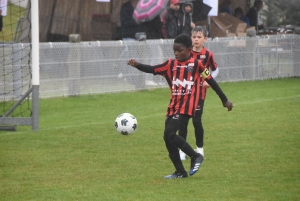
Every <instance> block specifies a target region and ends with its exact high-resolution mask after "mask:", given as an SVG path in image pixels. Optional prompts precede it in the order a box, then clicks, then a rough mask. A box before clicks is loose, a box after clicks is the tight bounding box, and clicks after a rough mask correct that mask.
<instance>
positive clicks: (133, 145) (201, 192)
mask: <svg viewBox="0 0 300 201" xmlns="http://www.w3.org/2000/svg"><path fill="white" fill-rule="evenodd" d="M220 86H221V87H222V89H223V90H224V92H225V93H226V95H227V96H228V98H229V99H230V100H231V101H232V102H233V104H234V108H233V111H231V112H227V111H226V109H225V108H223V107H222V105H221V102H220V100H219V99H218V97H217V95H216V94H215V93H214V92H213V91H212V90H211V89H210V90H209V93H208V95H207V100H206V102H205V108H204V115H203V124H204V128H205V160H204V162H203V164H202V166H201V168H200V170H199V172H198V173H197V174H195V175H194V176H192V177H189V178H187V179H176V180H164V179H163V177H164V175H166V174H169V173H172V172H173V171H174V169H173V166H172V164H171V162H170V160H169V158H168V155H167V151H166V148H165V146H164V142H163V138H162V136H163V129H164V119H165V111H166V107H167V104H168V102H169V90H168V89H155V90H147V91H140V92H128V93H115V94H102V95H90V96H81V97H70V98H55V99H43V100H41V102H40V130H39V131H36V132H33V131H31V128H30V127H18V128H17V131H16V132H11V131H10V132H8V131H1V132H0V200H9V201H10V200H14V201H18V200H22V201H23V200H43V201H45V200H72V201H73V200H85V201H86V200H91V201H92V200H93V201H94V200H109V201H110V200H116V201H117V200H120V201H124V200H126V201H127V200H128V201H129V200H130V201H132V200H146V201H147V200H153V201H158V200H159V201H160V200H162V201H166V200H170V201H171V200H175V201H177V200H178V201H179V200H238V201H240V200H243V201H245V200H255V201H256V200H264V201H266V200H276V201H280V200H284V201H286V200H289V201H290V200H295V201H296V200H300V191H299V189H300V169H299V167H300V166H299V165H300V164H299V159H300V157H299V156H300V155H299V154H300V135H299V131H300V104H299V103H300V79H299V78H289V79H278V80H265V81H254V82H236V83H221V84H220ZM123 112H130V113H132V114H134V115H135V116H136V117H137V120H138V130H137V131H136V132H135V133H134V134H132V135H129V136H123V135H121V134H118V133H117V132H116V131H115V128H114V120H115V118H116V117H117V116H118V115H119V114H120V113H123ZM188 141H189V142H190V143H191V144H192V145H193V147H195V139H194V134H193V128H192V123H191V122H190V125H189V134H188ZM189 164H190V160H189V159H188V160H186V161H184V165H185V167H186V168H187V169H188V168H189Z"/></svg>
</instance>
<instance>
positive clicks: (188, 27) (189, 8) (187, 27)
mask: <svg viewBox="0 0 300 201" xmlns="http://www.w3.org/2000/svg"><path fill="white" fill-rule="evenodd" d="M182 12H183V19H182V25H181V26H182V27H181V33H182V34H187V35H189V36H191V32H192V29H193V28H195V23H194V22H193V17H192V15H193V3H192V2H187V3H184V4H183V6H182Z"/></svg>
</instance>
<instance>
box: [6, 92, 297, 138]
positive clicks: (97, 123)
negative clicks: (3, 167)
mask: <svg viewBox="0 0 300 201" xmlns="http://www.w3.org/2000/svg"><path fill="white" fill-rule="evenodd" d="M293 98H300V94H299V95H295V96H289V97H282V98H274V99H261V100H256V101H247V102H241V103H233V106H236V105H251V104H257V103H263V102H274V101H277V100H286V99H293ZM219 107H220V106H210V107H208V108H207V109H212V108H219ZM207 109H206V110H207ZM233 110H234V109H233ZM164 115H165V111H162V112H160V113H152V114H151V115H148V116H142V117H139V119H146V118H150V117H157V116H161V117H162V118H164ZM109 123H111V121H105V122H90V123H85V124H74V125H67V126H59V127H54V128H45V129H40V130H39V131H51V130H61V129H67V128H73V127H79V126H80V127H82V126H89V125H104V124H109ZM39 131H31V130H30V131H3V132H5V133H1V132H2V131H0V137H1V136H7V135H16V134H25V133H32V132H39Z"/></svg>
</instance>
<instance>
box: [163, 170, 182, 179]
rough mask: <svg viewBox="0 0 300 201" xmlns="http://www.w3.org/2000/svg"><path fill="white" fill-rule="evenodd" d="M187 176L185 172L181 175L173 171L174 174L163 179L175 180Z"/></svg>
mask: <svg viewBox="0 0 300 201" xmlns="http://www.w3.org/2000/svg"><path fill="white" fill-rule="evenodd" d="M187 177H188V174H187V173H186V172H184V173H181V172H177V171H175V172H174V173H172V174H170V175H167V176H165V177H164V178H165V179H177V178H187Z"/></svg>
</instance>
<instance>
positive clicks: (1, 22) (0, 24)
mask: <svg viewBox="0 0 300 201" xmlns="http://www.w3.org/2000/svg"><path fill="white" fill-rule="evenodd" d="M2 27H3V21H2V10H1V9H0V31H2Z"/></svg>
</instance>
